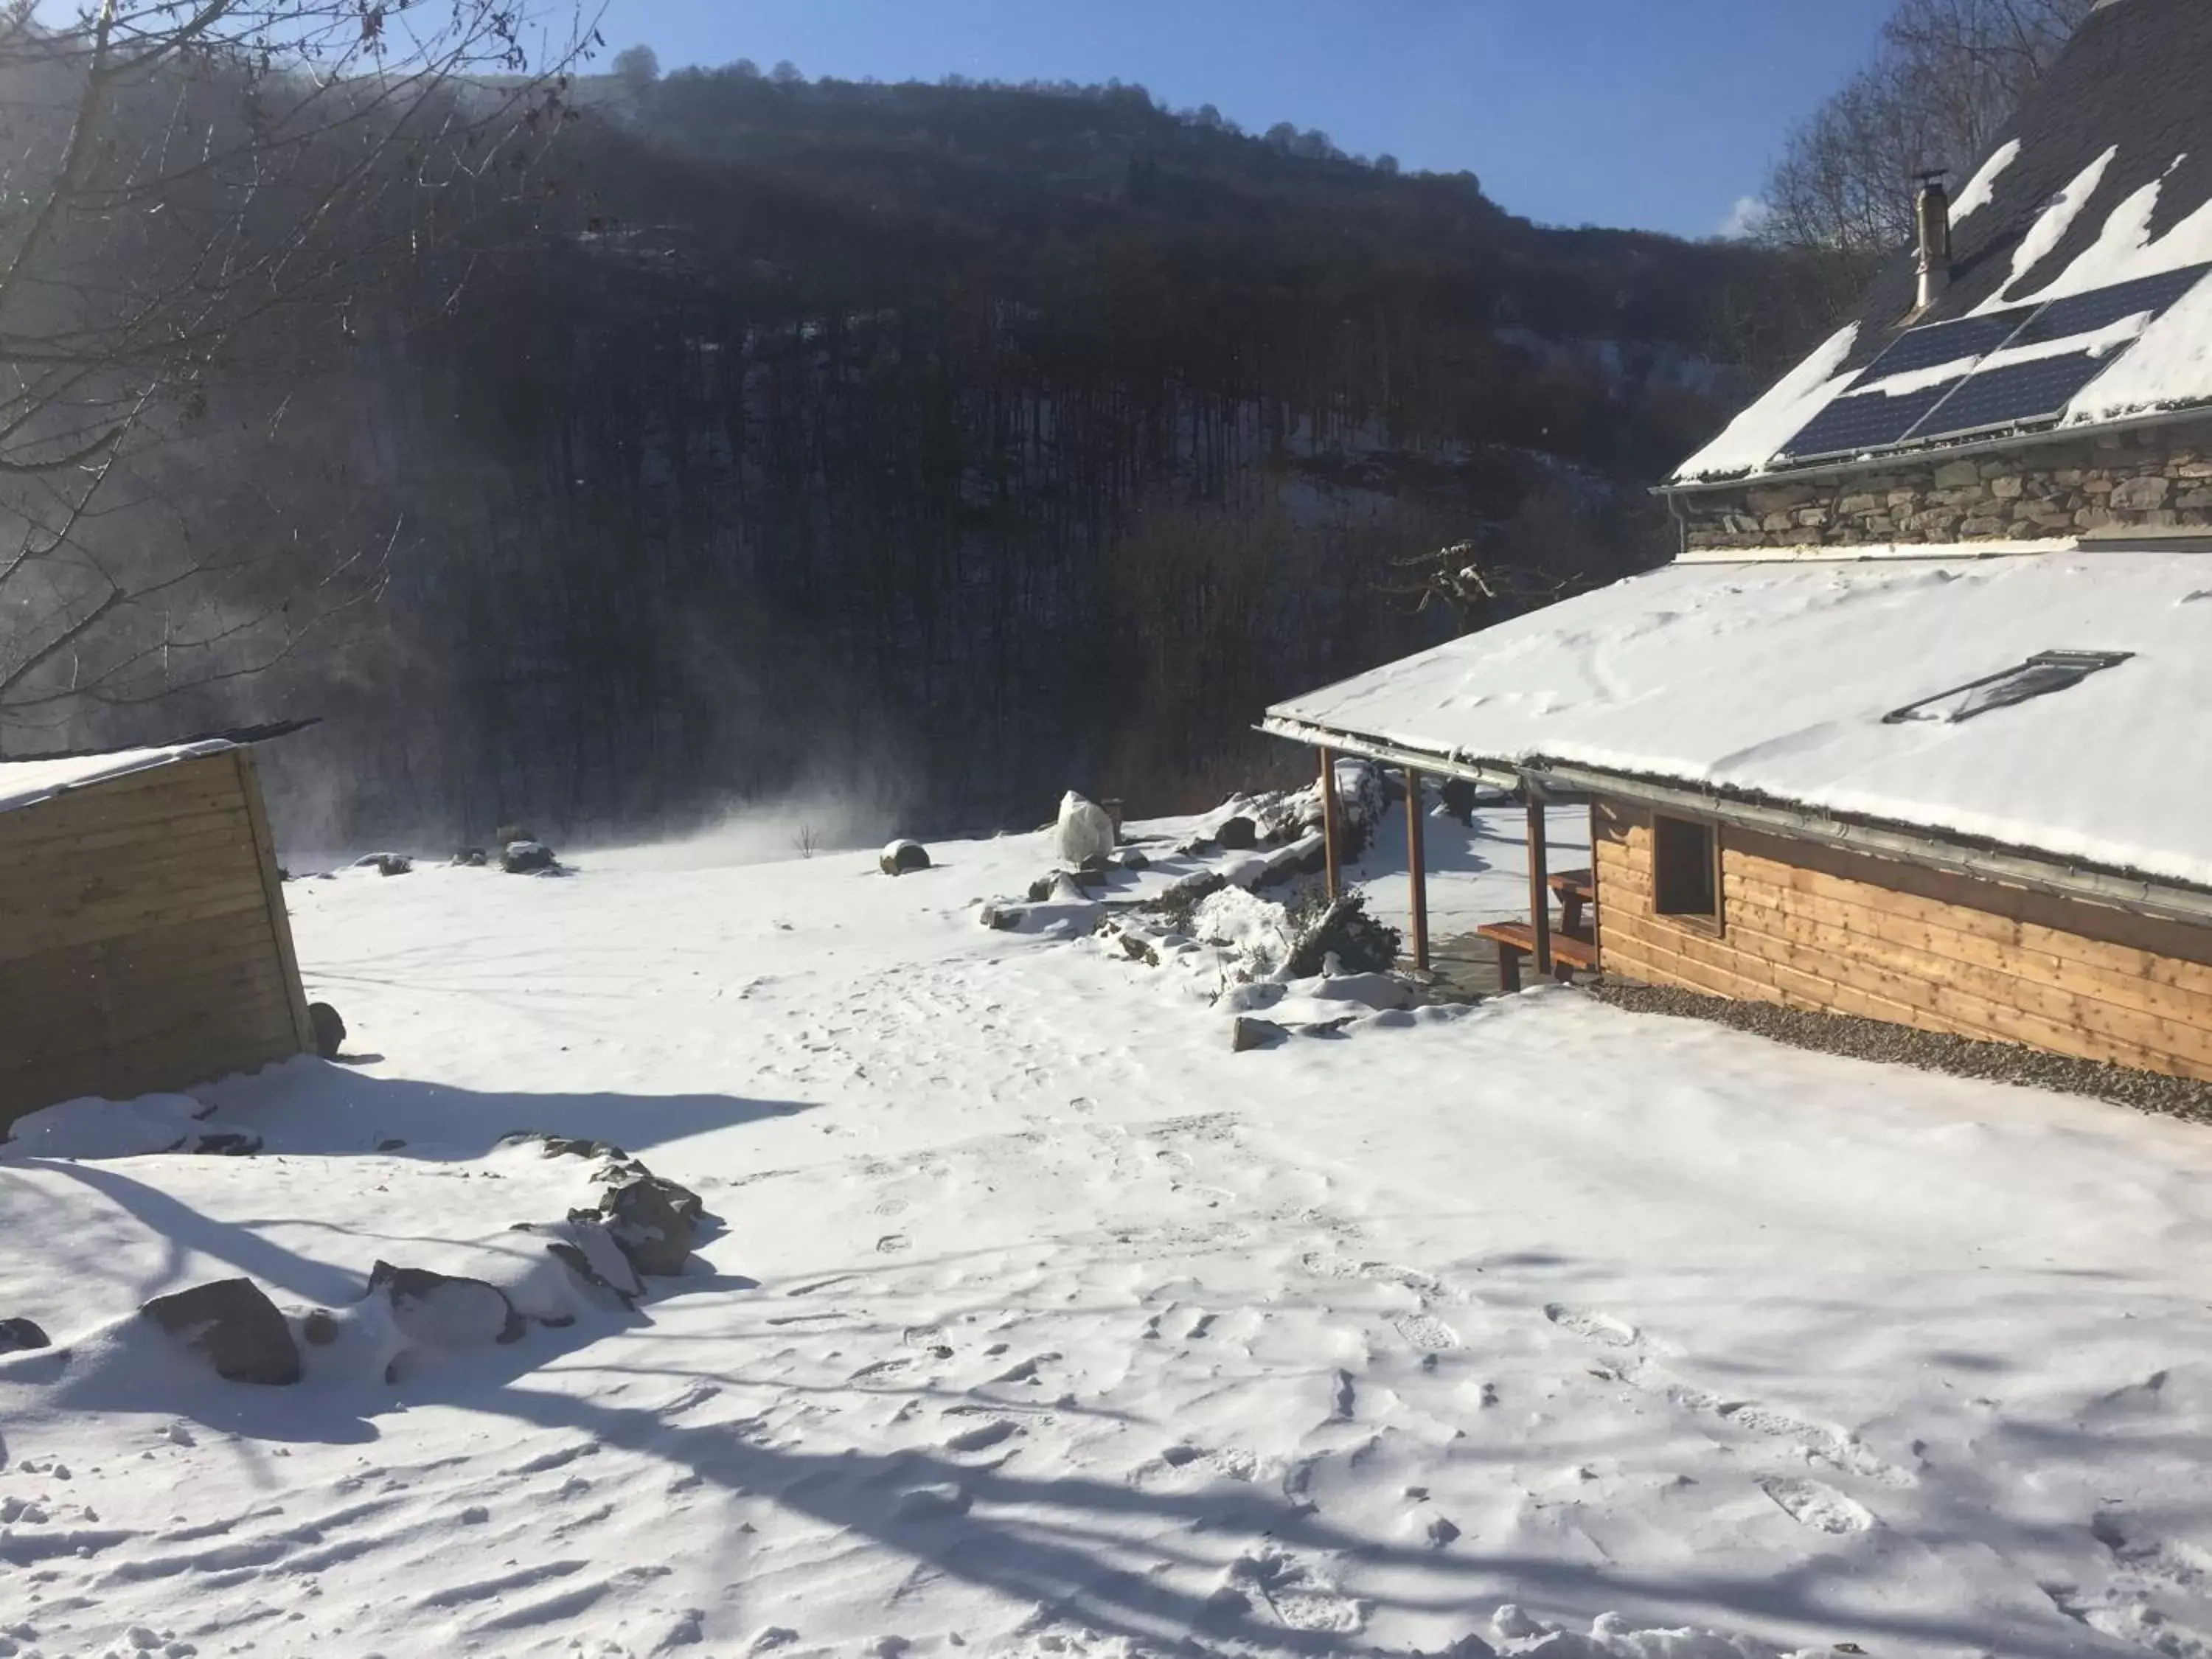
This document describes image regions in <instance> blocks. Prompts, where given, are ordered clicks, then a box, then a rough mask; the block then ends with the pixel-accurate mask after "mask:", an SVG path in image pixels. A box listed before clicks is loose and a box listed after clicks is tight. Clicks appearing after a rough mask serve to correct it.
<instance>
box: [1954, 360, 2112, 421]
mask: <svg viewBox="0 0 2212 1659" xmlns="http://www.w3.org/2000/svg"><path fill="white" fill-rule="evenodd" d="M2112 361H2113V354H2112V353H2111V352H2109V351H2108V352H2106V353H2105V354H2103V355H2102V356H2091V355H2090V354H2089V353H2088V352H2086V351H2075V352H2069V354H2067V355H2066V356H2063V357H2039V358H2037V359H2036V360H2035V361H2033V362H2026V363H2011V364H2008V365H2007V366H2006V367H2004V368H1985V369H1984V370H1982V371H1981V373H1979V374H1975V375H1972V376H1971V377H1970V378H1969V379H1967V380H1966V381H1965V382H1964V383H1962V384H1960V386H1957V387H1955V388H1954V390H1953V391H1952V392H1951V395H1950V396H1949V397H1948V398H1944V399H1943V400H1942V407H1940V408H1936V409H1933V410H1930V411H1929V415H1928V416H1927V418H1926V419H1925V420H1923V421H1922V422H1921V423H1920V424H1919V425H1918V426H1917V427H1915V428H1912V432H1911V436H1912V438H1913V440H1914V441H1916V442H1917V441H1921V440H1923V439H1934V438H1957V437H1963V436H1964V435H1966V434H1967V433H1970V432H1986V431H1990V430H1991V429H1993V428H2000V427H2008V426H2019V425H2021V424H2023V423H2025V422H2029V421H2046V420H2056V419H2057V417H2058V416H2059V415H2060V414H2061V413H2063V411H2064V410H2065V408H2066V405H2067V404H2069V403H2071V402H2073V400H2074V394H2075V392H2079V391H2081V388H2082V387H2083V386H2087V385H2088V384H2089V382H2090V381H2092V380H2095V379H2096V378H2097V376H2098V375H2100V374H2103V373H2104V371H2105V370H2106V369H2107V368H2110V367H2111V366H2112Z"/></svg>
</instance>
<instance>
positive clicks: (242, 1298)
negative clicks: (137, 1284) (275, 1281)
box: [138, 1279, 300, 1388]
mask: <svg viewBox="0 0 2212 1659" xmlns="http://www.w3.org/2000/svg"><path fill="white" fill-rule="evenodd" d="M138 1311H139V1312H140V1313H141V1314H142V1315H143V1316H145V1317H146V1318H148V1319H150V1320H152V1321H153V1322H155V1324H156V1325H159V1326H160V1327H161V1328H162V1329H163V1330H165V1331H167V1332H168V1333H169V1334H170V1335H172V1336H173V1337H176V1338H177V1339H178V1340H180V1341H182V1342H183V1343H184V1344H185V1346H187V1347H189V1348H191V1349H193V1350H194V1351H196V1352H198V1353H199V1354H201V1355H202V1356H203V1357H204V1358H206V1360H207V1361H208V1363H209V1364H211V1365H213V1366H214V1367H215V1374H216V1376H220V1377H222V1379H223V1380H224V1381H226V1382H229V1383H260V1384H263V1385H265V1386H270V1387H278V1388H282V1387H284V1386H286V1385H288V1384H290V1383H297V1382H298V1381H299V1380H300V1350H299V1346H298V1345H297V1344H295V1342H294V1341H293V1340H292V1328H291V1327H290V1326H289V1325H287V1324H286V1323H285V1322H284V1316H283V1314H281V1313H279V1312H277V1311H276V1304H275V1303H273V1302H271V1301H270V1299H269V1297H268V1296H267V1295H266V1294H265V1293H264V1291H262V1289H261V1287H260V1286H259V1285H256V1284H255V1283H254V1282H253V1281H252V1279H216V1280H215V1281H214V1282H212V1283H210V1284H206V1285H194V1286H193V1287H192V1288H191V1290H189V1291H178V1292H176V1294H174V1295H173V1296H157V1297H155V1298H154V1299H153V1300H152V1301H151V1302H149V1303H147V1304H144V1305H143V1307H141V1308H140V1309H139V1310H138Z"/></svg>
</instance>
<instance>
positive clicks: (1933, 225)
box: [1913, 173, 1951, 311]
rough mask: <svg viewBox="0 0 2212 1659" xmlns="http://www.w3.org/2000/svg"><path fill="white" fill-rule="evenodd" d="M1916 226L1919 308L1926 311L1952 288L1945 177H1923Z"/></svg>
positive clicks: (1916, 208) (1915, 211)
mask: <svg viewBox="0 0 2212 1659" xmlns="http://www.w3.org/2000/svg"><path fill="white" fill-rule="evenodd" d="M1913 222H1914V224H1915V225H1916V227H1917V229H1918V231H1919V234H1920V264H1919V270H1920V307H1919V308H1920V309H1921V310H1923V311H1925V310H1927V309H1928V307H1930V306H1932V305H1934V304H1935V303H1936V301H1938V300H1940V299H1942V297H1943V295H1944V294H1945V292H1946V291H1947V290H1948V289H1949V288H1950V286H1951V195H1950V192H1949V191H1947V190H1945V189H1944V188H1943V174H1942V173H1922V174H1921V175H1920V196H1919V199H1918V201H1917V203H1916V204H1915V206H1914V211H1913Z"/></svg>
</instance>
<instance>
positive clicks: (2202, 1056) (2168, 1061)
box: [1591, 801, 2212, 1080]
mask: <svg viewBox="0 0 2212 1659" xmlns="http://www.w3.org/2000/svg"><path fill="white" fill-rule="evenodd" d="M1651 822H1652V819H1651V814H1650V813H1649V812H1647V811H1644V810H1642V809H1641V808H1638V807H1634V806H1629V805H1623V804H1620V803H1617V802H1603V801H1601V802H1600V803H1599V804H1598V805H1596V806H1595V808H1594V809H1593V811H1592V814H1591V829H1592V834H1593V840H1594V843H1595V857H1596V867H1597V872H1598V888H1599V891H1600V894H1601V906H1602V911H1603V917H1604V923H1605V936H1604V967H1605V969H1606V970H1607V972H1608V973H1614V974H1619V975H1622V976H1624V977H1626V978H1629V979H1638V980H1644V981H1648V982H1650V983H1652V984H1656V985H1678V986H1684V987H1688V988H1690V989H1692V990H1698V991H1705V992H1710V993H1711V994H1715V995H1718V996H1726V997H1735V998H1740V999H1747V1000H1758V1001H1762V1002H1778V1003H1782V1004H1784V1005H1786V1006H1790V1007H1793V1008H1810V1009H1825V1010H1828V1011H1831V1012H1838V1013H1847V1014H1862V1015H1865V1016H1868V1017H1869V1018H1875V1019H1885V1020H1890V1021H1893V1022H1894V1023H1897V1024H1905V1025H1914V1026H1918V1027H1920V1028H1921V1029H1923V1030H1931V1031H1948V1032H1953V1033H1955V1034H1957V1035H1960V1036H1969V1037H1979V1038H1989V1039H1996V1040H1998V1041H2004V1042H2021V1043H2026V1044H2028V1045H2029V1046H2031V1047H2033V1048H2045V1049H2050V1050H2051V1051H2053V1052H2055V1053H2058V1054H2074V1055H2077V1056H2079V1057H2081V1058H2082V1059H2086V1060H2110V1061H2112V1062H2115V1063H2117V1064H2118V1065H2122V1066H2134V1067H2136V1068H2138V1069H2141V1070H2144V1071H2152V1072H2161V1073H2166V1074H2168V1075H2172V1076H2178V1077H2187V1078H2197V1079H2208V1080H2212V927H2190V926H2188V925H2186V924H2184V923H2180V922H2173V921H2161V920H2158V919H2155V918H2152V917H2147V916H2140V915H2133V914H2131V913H2130V912H2127V911H2124V910H2118V909H2113V908H2106V907H2105V906H2103V905H2098V904H2092V903H2088V902H2083V901H2079V900H2073V899H2064V898H2057V897H2053V896H2049V895H2046V894H2041V893H2034V892H2030V891H2028V890H2026V889H2023V888H2017V887H2010V886H2007V885H2004V884H2001V883H1997V882H1994V881H1983V880H1977V879H1974V878H1969V877H1965V876H1955V875H1950V874H1947V873H1944V872H1940V871H1934V870H1926V869H1923V868H1921V867H1920V866H1917V865H1911V864H1906V863H1904V862H1902V861H1899V860H1889V859H1877V858H1873V857H1869V856H1865V855H1863V854H1854V853H1845V852H1840V851H1837V850H1834V849H1832V848H1826V847H1821V846H1818V845H1815V844H1813V843H1810V842H1797V841H1790V840H1785V839H1783V838H1781V837H1778V836H1767V835H1762V834H1759V833H1756V832H1754V831H1752V830H1747V829H1734V828H1731V827H1729V826H1727V825H1719V826H1717V829H1716V833H1717V835H1718V836H1719V841H1720V847H1719V856H1720V870H1721V887H1722V896H1721V914H1720V916H1719V918H1718V920H1717V921H1703V920H1699V919H1695V918H1686V917H1674V916H1662V915H1658V914H1656V906H1655V904H1654V902H1653V888H1652V830H1651Z"/></svg>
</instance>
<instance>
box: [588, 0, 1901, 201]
mask: <svg viewBox="0 0 2212 1659" xmlns="http://www.w3.org/2000/svg"><path fill="white" fill-rule="evenodd" d="M1892 4H1893V0H609V3H608V7H607V14H606V19H605V25H604V28H605V34H606V37H607V40H608V42H609V44H610V45H611V46H617V47H619V46H627V45H629V44H630V43H632V42H634V41H645V42H647V43H648V44H650V45H651V46H653V48H654V49H655V50H656V51H657V52H659V54H660V58H661V61H662V63H663V64H664V65H665V66H666V67H669V68H674V67H676V66H677V65H678V64H726V63H729V62H731V61H732V60H734V59H736V58H753V59H755V60H757V62H758V63H759V64H761V65H762V66H763V68H765V67H767V66H768V65H769V64H773V63H775V61H776V60H777V59H778V58H789V59H791V60H792V61H793V63H795V64H798V65H799V68H800V69H801V70H805V72H806V73H807V74H808V75H809V76H817V75H835V76H843V77H847V78H851V79H857V78H859V77H860V76H866V75H873V76H879V77H881V78H882V79H884V80H887V81H890V80H905V79H908V78H919V79H922V80H935V79H936V78H937V77H938V76H940V75H944V74H947V73H951V72H957V73H960V74H963V75H968V76H975V77H976V78H978V79H982V78H987V77H999V78H1004V79H1007V80H1023V79H1027V78H1029V77H1031V76H1035V77H1037V78H1040V79H1046V80H1059V79H1061V78H1062V77H1066V78H1069V79H1073V80H1077V81H1085V82H1090V81H1103V80H1106V79H1108V78H1109V77H1112V76H1119V77H1120V78H1121V79H1122V80H1124V81H1136V82H1142V83H1143V84H1144V85H1146V87H1149V88H1152V93H1153V94H1154V95H1155V96H1157V97H1160V98H1163V99H1164V100H1166V101H1167V102H1168V103H1170V104H1171V105H1173V106H1176V107H1182V106H1185V105H1197V104H1201V103H1209V102H1210V103H1212V104H1215V105H1218V106H1219V107H1220V109H1221V111H1222V112H1223V113H1224V114H1226V115H1228V116H1230V117H1231V118H1234V119H1236V120H1238V121H1241V122H1243V124H1244V125H1246V126H1248V127H1250V128H1253V129H1255V130H1259V129H1264V128H1266V127H1268V126H1271V125H1273V124H1274V123H1275V122H1277V121H1291V122H1295V123H1296V124H1297V125H1298V126H1300V127H1302V128H1304V127H1320V128H1322V129H1323V130H1324V131H1327V132H1328V134H1329V136H1330V137H1332V138H1334V139H1335V141H1336V142H1337V143H1338V144H1339V145H1340V146H1341V147H1342V148H1344V149H1347V150H1352V151H1356V152H1365V153H1368V154H1370V155H1372V154H1378V153H1380V152H1383V151H1385V150H1388V151H1389V152H1390V153H1392V154H1394V155H1396V156H1397V157H1398V158H1399V159H1400V160H1401V161H1403V162H1404V163H1405V164H1406V165H1407V167H1437V168H1441V169H1445V170H1451V169H1455V168H1459V167H1468V168H1472V169H1473V170H1474V172H1475V173H1478V174H1480V176H1481V179H1482V182H1483V188H1484V189H1485V190H1486V191H1487V192H1488V193H1489V194H1490V196H1491V197H1492V198H1493V199H1495V200H1497V201H1498V202H1500V203H1502V204H1504V206H1506V207H1507V208H1509V209H1510V210H1513V211H1514V212H1516V213H1522V214H1526V215H1528V216H1530V217H1532V218H1535V219H1540V220H1543V221H1545V222H1548V223H1554V224H1570V225H1571V224H1583V223H1591V224H1605V225H1638V226H1645V227H1650V228H1654V229H1659V230H1671V231H1675V232H1678V233H1680V234H1685V235H1692V236H1702V235H1705V234H1711V233H1712V232H1714V231H1717V230H1718V229H1720V228H1722V227H1723V225H1724V224H1725V223H1726V222H1728V221H1729V218H1730V216H1731V215H1732V213H1733V212H1734V211H1735V205H1736V204H1737V203H1738V201H1739V200H1740V199H1741V198H1742V197H1747V196H1750V195H1753V194H1754V193H1755V192H1756V191H1758V189H1759V183H1760V180H1761V179H1764V178H1765V173H1766V170H1767V167H1768V166H1769V165H1770V163H1771V161H1772V160H1773V159H1774V157H1775V155H1776V154H1777V153H1778V150H1779V149H1780V148H1781V145H1782V142H1783V140H1784V137H1786V136H1787V134H1788V133H1789V131H1790V128H1791V127H1792V126H1793V125H1796V122H1797V121H1798V120H1800V119H1801V118H1802V117H1803V116H1804V115H1806V114H1807V113H1808V112H1809V111H1810V110H1811V109H1812V108H1813V107H1814V105H1816V104H1817V103H1818V102H1819V101H1820V99H1821V98H1823V97H1824V96H1826V94H1828V93H1829V92H1831V91H1832V90H1833V89H1834V88H1835V87H1836V86H1838V84H1839V83H1840V82H1842V81H1843V79H1844V76H1847V75H1849V74H1850V71H1851V70H1853V69H1854V68H1856V67H1857V65H1858V64H1860V63H1861V62H1863V60H1864V59H1865V58H1866V57H1867V55H1868V54H1869V52H1871V51H1872V49H1873V47H1874V44H1875V37H1876V34H1877V32H1878V31H1879V30H1880V28H1881V21H1882V19H1883V18H1884V17H1885V16H1886V15H1887V14H1888V12H1889V10H1890V9H1891V6H1892Z"/></svg>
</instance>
